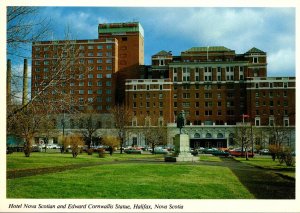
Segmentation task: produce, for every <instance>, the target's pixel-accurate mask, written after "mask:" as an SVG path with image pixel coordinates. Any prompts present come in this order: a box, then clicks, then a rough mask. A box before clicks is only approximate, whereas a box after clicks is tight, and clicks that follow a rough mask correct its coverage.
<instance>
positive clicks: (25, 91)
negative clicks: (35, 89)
mask: <svg viewBox="0 0 300 213" xmlns="http://www.w3.org/2000/svg"><path fill="white" fill-rule="evenodd" d="M27 78H28V71H27V59H24V72H23V96H22V105H25V104H26V103H27V102H28V97H27V96H28V81H27Z"/></svg>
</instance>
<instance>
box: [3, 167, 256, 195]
mask: <svg viewBox="0 0 300 213" xmlns="http://www.w3.org/2000/svg"><path fill="white" fill-rule="evenodd" d="M7 197H8V198H111V199H115V198H118V199H122V198H129V199H133V198H135V199H137V198H139V199H170V198H172V199H231V198H232V199H233V198H234V199H235V198H239V199H245V198H254V196H253V195H252V194H251V193H250V192H249V191H248V190H247V189H246V188H245V187H244V186H243V185H242V184H241V183H240V182H239V180H238V178H237V177H236V176H235V175H234V174H233V173H232V172H231V171H230V169H228V168H226V167H219V166H204V165H186V164H149V163H148V164H142V163H130V164H125V163H122V164H113V165H99V166H93V167H85V168H80V169H76V170H68V171H64V172H59V173H53V174H45V175H36V176H31V177H24V178H17V179H9V180H7Z"/></svg>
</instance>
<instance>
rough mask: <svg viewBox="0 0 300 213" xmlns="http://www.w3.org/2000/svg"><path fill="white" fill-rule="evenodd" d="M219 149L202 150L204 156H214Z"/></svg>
mask: <svg viewBox="0 0 300 213" xmlns="http://www.w3.org/2000/svg"><path fill="white" fill-rule="evenodd" d="M217 150H218V149H217V148H205V149H203V150H202V153H203V154H213V153H214V152H215V151H217Z"/></svg>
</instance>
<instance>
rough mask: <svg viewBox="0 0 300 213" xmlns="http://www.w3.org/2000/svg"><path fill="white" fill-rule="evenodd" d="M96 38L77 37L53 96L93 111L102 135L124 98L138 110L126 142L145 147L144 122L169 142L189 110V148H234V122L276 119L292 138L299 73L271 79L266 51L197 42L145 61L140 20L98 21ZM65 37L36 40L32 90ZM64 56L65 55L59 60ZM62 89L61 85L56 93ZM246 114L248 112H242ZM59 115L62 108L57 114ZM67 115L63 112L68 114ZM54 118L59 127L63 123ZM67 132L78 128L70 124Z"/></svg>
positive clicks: (258, 123) (260, 125)
mask: <svg viewBox="0 0 300 213" xmlns="http://www.w3.org/2000/svg"><path fill="white" fill-rule="evenodd" d="M98 31H99V37H98V39H91V40H76V41H72V42H71V43H72V45H73V47H74V49H75V50H76V51H75V52H76V54H77V55H78V57H76V60H74V61H73V62H72V63H71V65H70V69H67V71H66V72H65V73H64V75H66V78H67V79H70V80H69V81H67V84H63V85H53V89H52V91H51V88H50V92H48V94H49V98H50V99H51V94H52V93H53V94H55V93H56V92H60V93H67V94H68V95H69V96H70V97H71V98H72V99H73V100H74V103H76V104H74V106H71V107H74V109H77V110H79V111H84V110H86V109H87V108H88V109H93V110H96V112H97V114H96V115H95V116H96V117H98V119H99V120H101V119H102V120H101V122H100V123H102V124H105V125H101V128H100V129H99V130H98V132H99V135H101V134H103V132H106V133H107V131H111V132H113V131H114V130H113V122H107V117H109V116H110V115H109V110H110V109H111V107H112V106H114V105H115V104H118V103H125V104H126V105H127V106H129V107H130V108H131V109H132V111H133V115H134V116H133V118H132V122H131V124H130V127H129V128H128V131H127V139H126V143H127V145H132V144H135V145H145V141H146V140H145V136H144V135H143V132H142V131H141V128H143V126H145V122H146V121H147V122H150V123H151V125H153V126H160V125H166V126H167V132H168V139H167V140H168V141H167V143H168V144H172V143H173V137H174V136H175V134H178V129H177V128H176V115H177V114H178V113H179V112H181V111H184V113H185V117H186V126H185V127H184V129H183V131H184V132H185V133H186V134H188V135H189V136H190V140H191V147H199V146H201V147H229V146H230V145H231V143H232V139H233V134H234V132H235V128H236V126H237V125H238V124H239V123H241V122H243V121H244V122H247V123H251V124H252V125H253V128H256V129H261V130H264V129H265V128H267V127H269V126H272V125H275V124H277V125H278V124H279V125H282V126H285V127H286V128H288V129H290V131H291V134H290V137H289V138H287V139H286V140H287V143H288V144H289V145H291V146H294V144H295V77H267V54H266V53H265V52H264V51H262V50H259V49H257V48H251V49H250V50H249V51H247V52H245V53H243V54H237V53H235V51H234V50H231V49H228V48H226V47H223V46H215V47H193V48H190V49H188V50H185V51H183V52H181V54H180V55H179V56H173V55H172V53H171V52H168V51H160V52H158V53H157V54H155V55H153V56H152V63H151V65H147V66H146V65H144V31H143V28H142V26H141V25H140V23H138V22H130V23H111V24H100V25H99V26H98ZM66 42H67V41H53V42H50V41H43V42H35V43H34V44H33V46H32V58H33V59H32V87H31V88H32V94H34V93H37V92H39V87H40V86H41V85H43V81H45V80H47V78H48V77H49V75H51V66H52V65H53V63H55V61H57V60H58V59H57V56H56V54H55V51H56V50H57V49H58V52H60V53H62V50H60V49H63V47H64V45H65V43H66ZM61 60H63V58H62V59H61ZM57 90H58V91H57ZM243 115H247V118H243V117H245V116H243ZM61 116H62V114H61V111H60V112H59V113H57V119H60V118H61ZM64 116H66V115H64ZM59 123H60V122H57V125H58V128H61V126H60V124H59ZM66 123H67V126H66V128H67V129H66V131H67V132H72V131H73V130H74V129H76V128H77V127H76V126H73V125H71V124H70V122H69V124H68V121H67V122H66Z"/></svg>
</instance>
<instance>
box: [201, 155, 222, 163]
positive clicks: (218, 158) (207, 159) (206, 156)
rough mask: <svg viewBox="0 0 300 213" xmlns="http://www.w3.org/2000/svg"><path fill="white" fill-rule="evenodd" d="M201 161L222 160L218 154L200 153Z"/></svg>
mask: <svg viewBox="0 0 300 213" xmlns="http://www.w3.org/2000/svg"><path fill="white" fill-rule="evenodd" d="M200 161H209V162H221V159H220V157H217V156H211V155H200Z"/></svg>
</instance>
